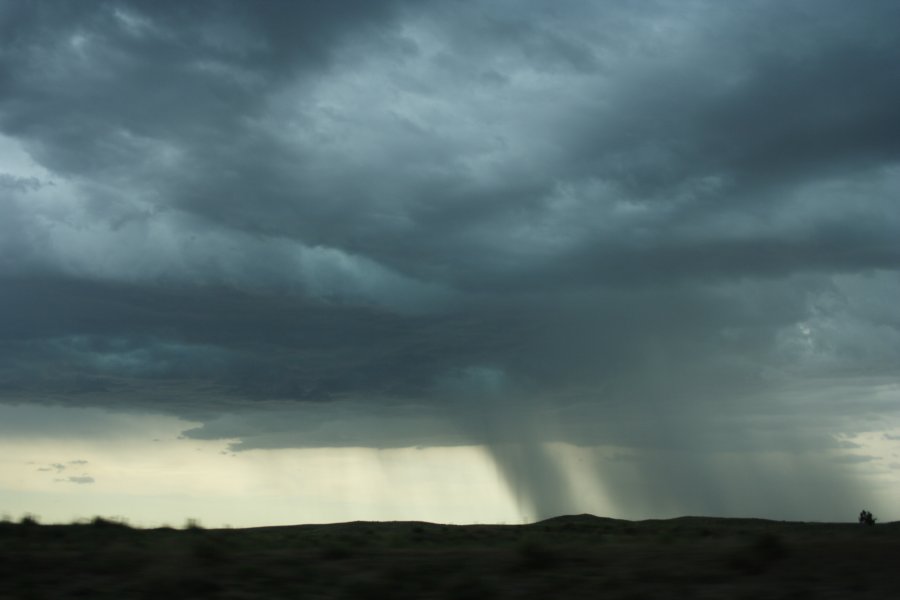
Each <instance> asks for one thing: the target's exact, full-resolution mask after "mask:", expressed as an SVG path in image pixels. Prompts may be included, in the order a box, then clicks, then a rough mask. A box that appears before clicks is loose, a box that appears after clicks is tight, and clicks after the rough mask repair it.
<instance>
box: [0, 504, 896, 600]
mask: <svg viewBox="0 0 900 600" xmlns="http://www.w3.org/2000/svg"><path fill="white" fill-rule="evenodd" d="M898 564H900V529H898V525H897V524H895V523H889V524H879V525H877V526H875V527H863V526H860V525H857V524H855V523H854V524H829V523H795V522H777V521H767V520H762V519H717V518H705V517H682V518H678V519H668V520H649V521H638V522H633V521H622V520H617V519H608V518H602V517H596V516H593V515H577V516H562V517H555V518H552V519H547V520H545V521H541V522H538V523H534V524H530V525H463V526H460V525H438V524H433V523H422V522H353V523H337V524H330V525H297V526H287V527H261V528H252V529H218V530H205V529H202V528H199V527H195V528H190V529H185V530H175V529H167V528H166V529H151V530H141V529H132V528H130V527H127V526H125V525H122V524H119V523H114V522H110V521H106V520H102V519H97V520H95V521H94V522H93V523H85V524H73V525H38V524H36V523H33V522H25V523H0V598H2V599H5V598H10V599H12V598H15V599H42V598H48V599H49V598H54V599H55V598H100V599H102V598H117V599H123V598H148V599H149V598H153V599H154V600H159V599H162V600H178V599H187V598H223V599H235V600H237V599H248V600H249V599H255V598H267V599H278V598H291V599H297V598H344V599H373V600H374V599H390V598H399V599H413V598H415V599H420V598H436V599H459V600H466V599H471V600H475V599H481V598H485V599H490V598H496V599H502V598H523V599H532V598H623V599H625V598H628V599H642V598H647V599H649V598H797V599H801V598H844V597H848V598H850V597H852V598H887V597H898V592H900V577H898V575H897V572H898V567H897V565H898Z"/></svg>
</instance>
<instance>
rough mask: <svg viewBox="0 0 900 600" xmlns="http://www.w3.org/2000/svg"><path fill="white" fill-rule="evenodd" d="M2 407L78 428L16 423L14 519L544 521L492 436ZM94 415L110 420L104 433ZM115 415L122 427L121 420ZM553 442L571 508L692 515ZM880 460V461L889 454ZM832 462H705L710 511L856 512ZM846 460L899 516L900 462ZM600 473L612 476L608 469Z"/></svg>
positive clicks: (9, 470)
mask: <svg viewBox="0 0 900 600" xmlns="http://www.w3.org/2000/svg"><path fill="white" fill-rule="evenodd" d="M2 413H3V416H4V417H5V418H6V419H10V418H16V417H18V419H19V420H20V421H22V422H27V421H28V419H27V418H26V419H23V415H26V414H27V415H29V416H30V418H31V420H32V425H33V424H34V422H36V421H37V420H41V419H50V421H51V422H67V423H69V424H71V425H72V427H71V432H70V433H66V434H65V435H63V434H62V433H61V432H46V433H44V434H42V435H35V433H34V432H31V431H27V429H28V427H29V425H28V424H27V423H26V426H25V429H26V431H25V432H24V435H21V436H16V435H11V434H9V433H8V432H7V434H6V435H5V436H4V438H3V439H2V440H0V493H2V498H3V505H2V506H0V513H2V514H4V515H5V516H6V517H7V518H13V519H18V518H21V516H24V515H25V514H33V515H35V516H37V517H38V519H39V521H40V522H43V523H71V522H75V521H79V520H86V519H90V518H92V517H94V516H103V517H107V518H120V519H123V520H124V521H126V522H128V523H129V524H131V525H133V526H138V527H157V526H162V525H168V526H176V527H177V526H181V525H183V524H184V523H186V522H187V520H188V519H195V520H197V521H199V522H200V523H201V524H202V525H203V526H205V527H256V526H266V525H292V524H303V523H330V522H346V521H357V520H361V521H430V522H438V523H448V524H466V523H507V524H516V523H526V522H532V521H534V520H537V519H536V517H535V515H533V514H529V511H528V508H527V506H525V505H523V504H522V503H521V501H520V498H519V496H520V494H519V490H517V489H516V486H515V484H514V483H509V482H507V481H505V480H504V479H503V476H502V475H501V472H500V471H499V470H498V468H497V466H496V464H495V463H494V459H493V458H492V456H491V454H490V452H489V450H488V449H487V448H485V447H483V446H476V445H470V446H443V447H441V446H437V447H418V448H392V449H374V448H359V447H347V448H305V449H274V450H269V449H267V450H246V451H241V452H237V453H235V452H231V451H229V449H228V447H229V441H227V440H226V441H222V440H216V441H206V440H195V439H189V438H184V437H183V436H181V432H182V431H184V430H186V429H189V428H190V427H192V426H194V425H196V424H195V423H192V422H189V421H184V420H181V419H177V418H174V417H165V416H158V415H141V414H119V413H111V412H107V411H100V410H98V409H73V408H63V407H40V408H35V407H22V406H20V407H16V406H3V407H2ZM51 416H52V419H51ZM104 419H106V422H104V421H103V420H104ZM8 422H9V421H8ZM88 423H93V424H94V425H99V426H100V427H107V428H108V429H107V431H106V433H100V432H99V431H98V430H91V429H90V427H91V426H89V425H87V424H88ZM113 423H114V424H115V428H109V427H110V425H111V424H113ZM842 441H847V440H842ZM853 444H854V452H855V453H856V454H857V455H859V454H864V455H871V456H875V455H876V454H878V455H880V456H890V455H891V450H892V448H891V445H890V440H889V439H888V438H886V437H885V436H884V435H883V434H882V435H875V434H871V435H858V436H856V437H855V438H854V442H853ZM544 448H545V451H546V453H547V455H548V457H549V460H550V461H551V462H552V464H553V465H555V466H556V468H558V470H559V472H560V474H561V475H560V477H561V481H563V482H564V483H565V485H567V486H568V488H569V491H570V495H571V498H572V501H571V504H570V506H571V511H570V512H571V513H581V512H589V513H592V514H596V515H600V516H609V517H616V518H627V519H634V520H640V519H646V518H670V517H677V516H682V515H683V514H685V512H684V510H683V509H681V510H679V509H680V507H679V506H678V504H677V503H673V504H670V505H667V504H665V503H661V500H662V499H659V498H654V497H651V496H650V494H649V492H650V490H651V489H653V485H651V484H650V483H649V482H647V481H642V480H641V477H640V470H639V469H638V467H637V465H638V464H639V463H640V461H641V460H642V459H641V455H640V453H639V452H635V451H629V450H628V449H626V448H621V447H612V446H609V447H580V446H573V445H571V444H564V443H553V444H545V446H544ZM840 456H843V455H842V454H840V453H838V454H836V455H834V456H832V457H831V459H832V460H833V459H835V458H836V457H840ZM792 461H793V462H792ZM869 462H871V463H875V464H876V465H877V464H878V463H879V462H880V461H879V460H872V461H869ZM820 466H821V462H817V457H815V456H807V457H802V456H800V457H798V456H795V457H790V456H786V455H783V454H778V453H769V454H767V455H763V456H761V455H743V454H733V453H731V454H729V453H720V454H718V455H715V456H713V457H711V458H710V459H709V461H708V462H707V463H706V468H707V469H708V470H709V471H710V473H712V475H713V476H714V477H716V478H717V479H718V480H719V481H721V483H722V484H723V494H725V497H724V500H725V501H727V506H729V507H730V509H729V511H728V513H727V514H711V515H708V516H745V517H761V518H771V519H788V520H848V519H851V518H852V516H853V514H852V513H851V514H847V515H844V514H833V515H832V514H823V515H818V514H816V513H815V512H814V508H813V507H812V504H811V503H812V499H811V496H810V494H815V493H818V492H817V491H816V489H815V486H821V485H822V482H820V481H818V480H816V478H815V473H816V469H818V468H819V467H820ZM523 467H524V468H527V465H523ZM846 467H847V468H848V469H849V470H850V472H852V473H854V474H855V475H856V476H858V477H860V478H864V479H865V484H864V485H865V487H866V488H870V489H872V490H873V491H874V495H873V496H872V497H873V498H874V504H873V505H872V506H871V507H870V510H872V511H873V512H874V513H875V514H876V516H877V517H879V519H880V520H881V521H888V520H893V519H897V518H898V515H897V514H896V512H895V510H894V508H893V507H895V506H897V500H898V498H897V492H896V490H897V489H900V478H898V476H897V471H896V469H894V468H893V467H894V463H891V464H890V465H881V466H880V467H878V468H874V467H873V466H872V465H870V464H868V463H854V462H853V461H852V460H848V462H847V465H846ZM751 469H752V470H753V471H750V470H751ZM598 472H602V477H597V476H596V474H597V473H598ZM749 472H753V473H754V476H753V477H752V478H750V479H746V478H743V477H740V476H738V477H737V478H734V477H732V478H731V479H729V477H728V474H729V473H738V474H740V473H749ZM592 473H593V474H594V475H595V476H592V475H591V474H592ZM794 473H796V474H797V475H795V474H794ZM810 474H812V475H810ZM766 477H768V478H769V479H770V480H772V481H791V480H794V481H795V482H796V483H795V485H796V487H797V496H796V498H794V501H792V502H788V503H787V504H784V503H785V498H787V497H788V496H785V495H784V494H782V495H781V496H779V497H778V498H780V499H781V500H779V502H780V503H781V505H775V504H778V503H777V502H775V501H774V500H773V499H772V497H771V496H770V495H769V494H768V492H766V493H761V492H760V491H759V490H758V489H756V490H754V486H753V485H752V484H753V482H755V481H759V480H762V479H765V478H766ZM807 480H808V481H807ZM748 484H751V485H750V486H749V487H748ZM604 485H606V486H617V487H620V488H627V489H628V490H629V495H630V496H631V497H632V498H634V501H632V502H630V503H628V505H622V504H621V502H619V503H617V502H616V498H615V494H614V493H613V492H615V490H612V489H604ZM654 485H655V484H654ZM860 485H863V484H862V483H861V484H860ZM804 486H811V487H808V488H804ZM642 488H643V491H644V492H645V494H644V496H642V494H641V492H642ZM707 512H709V511H707ZM713 512H715V511H713Z"/></svg>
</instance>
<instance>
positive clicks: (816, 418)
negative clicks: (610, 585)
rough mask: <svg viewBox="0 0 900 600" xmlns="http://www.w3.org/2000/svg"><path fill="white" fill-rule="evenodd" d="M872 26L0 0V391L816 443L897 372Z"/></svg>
mask: <svg viewBox="0 0 900 600" xmlns="http://www.w3.org/2000/svg"><path fill="white" fill-rule="evenodd" d="M898 12H900V10H898V7H897V5H896V4H895V3H892V2H877V1H875V2H867V3H866V4H865V5H864V6H859V5H853V6H850V5H848V4H847V3H843V2H836V1H835V2H827V1H826V2H818V1H817V2H798V3H792V4H791V5H790V6H787V7H786V6H784V5H783V3H776V2H757V3H753V4H750V5H737V4H721V3H714V2H690V3H687V4H684V3H680V4H679V5H678V6H677V7H676V6H674V5H669V4H665V3H660V4H657V3H634V4H622V3H617V2H608V3H597V2H572V3H566V4H565V5H560V6H557V5H550V4H547V3H542V2H533V3H529V2H526V3H525V4H524V5H523V4H522V3H521V2H516V3H511V2H503V1H496V2H488V3H469V2H460V3H454V4H453V5H452V6H451V5H450V4H446V3H405V2H379V3H372V2H349V3H348V2H342V3H340V4H339V5H335V6H334V7H331V8H325V7H321V6H319V5H318V4H313V3H293V2H292V3H288V2H284V3H282V2H267V3H261V4H259V3H256V4H253V5H248V4H246V3H242V2H194V3H191V4H190V5H189V6H185V5H184V3H177V2H141V1H134V2H79V3H69V4H66V5H60V4H59V3H50V2H32V3H24V4H23V3H12V2H10V3H5V4H0V40H2V42H0V216H2V218H0V279H2V281H0V396H2V398H3V399H5V401H8V402H16V403H19V402H47V401H50V402H60V403H67V404H79V405H88V406H104V407H111V408H116V409H120V410H121V409H127V410H132V409H141V410H149V411H154V412H165V413H171V414H176V415H179V416H185V417H189V418H191V419H193V420H199V421H201V422H203V423H204V424H203V426H201V427H199V428H197V429H195V430H191V431H190V432H188V434H187V435H192V436H197V437H210V438H217V437H221V438H228V439H236V440H238V441H237V442H236V447H238V448H253V447H289V446H316V445H362V446H377V447H386V446H406V445H417V444H418V445H435V444H461V443H490V444H495V445H502V444H504V443H511V442H519V443H525V444H526V446H524V447H520V448H519V450H518V451H517V452H520V454H519V455H518V458H509V460H508V461H507V458H505V457H507V456H508V455H509V452H508V451H505V450H504V451H500V450H498V451H497V453H496V456H497V460H498V461H499V462H500V463H504V462H509V463H510V465H511V464H512V462H515V461H519V462H523V461H524V462H526V463H529V464H535V465H537V466H535V469H536V470H538V471H539V470H541V467H540V464H541V461H542V459H539V458H537V455H536V454H533V453H531V454H529V453H530V452H531V451H530V450H528V446H527V444H530V443H536V444H537V443H540V442H541V441H550V440H554V441H568V442H573V443H576V444H585V445H592V444H593V445H596V444H607V443H618V444H622V445H624V446H630V447H638V448H659V447H663V448H681V449H685V448H686V449H694V450H695V451H697V452H703V451H707V450H709V451H713V450H715V451H726V450H727V451H741V449H745V450H746V449H754V448H755V449H758V448H760V447H765V448H773V449H782V450H783V449H785V448H786V447H787V446H791V445H793V446H794V450H796V449H797V448H807V449H815V448H818V449H826V448H831V447H834V446H835V445H836V442H835V441H834V440H835V438H834V436H835V435H836V434H838V433H841V432H845V433H846V432H851V433H852V432H853V431H856V430H861V429H864V428H865V427H870V428H871V427H876V428H877V425H874V426H873V425H872V419H876V420H877V419H880V418H887V417H888V416H892V415H894V413H895V409H894V408H893V406H896V404H895V403H892V400H895V399H896V395H897V389H898V388H897V385H898V381H900V374H898V371H897V365H898V364H900V362H898V361H900V313H898V311H897V310H896V307H895V298H897V297H900V275H898V265H900V245H898V244H897V240H898V239H900V211H898V210H897V208H896V202H897V191H898V189H900V113H898V111H897V110H896V107H897V106H900V79H898V78H897V76H896V68H895V65H896V61H897V58H898V55H900V43H898V41H897V36H896V34H895V31H894V30H895V27H893V24H894V23H896V22H897V21H898V19H900V14H898ZM835 390H840V393H838V392H835ZM866 418H869V421H868V423H869V425H866V426H864V425H860V424H859V421H860V420H865V419H866ZM497 447H498V448H499V447H500V446H497ZM522 448H524V450H523V449H522ZM545 470H546V472H547V473H550V472H551V471H552V467H551V466H548V467H547V468H546V469H545ZM507 471H508V472H509V473H514V472H515V468H513V467H512V466H510V467H509V469H507ZM511 476H512V475H511ZM548 477H549V475H548ZM73 481H74V479H73ZM536 502H538V501H536ZM551 504H552V502H551Z"/></svg>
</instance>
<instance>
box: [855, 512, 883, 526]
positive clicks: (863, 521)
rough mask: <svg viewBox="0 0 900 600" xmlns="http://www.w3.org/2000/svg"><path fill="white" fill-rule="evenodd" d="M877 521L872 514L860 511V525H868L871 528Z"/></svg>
mask: <svg viewBox="0 0 900 600" xmlns="http://www.w3.org/2000/svg"><path fill="white" fill-rule="evenodd" d="M877 520H878V519H876V518H875V517H873V516H872V513H870V512H869V511H867V510H863V511H860V513H859V524H860V525H867V526H869V527H872V526H873V525H875V521H877Z"/></svg>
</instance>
